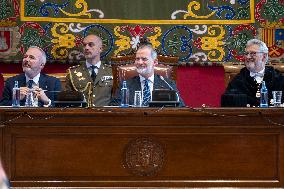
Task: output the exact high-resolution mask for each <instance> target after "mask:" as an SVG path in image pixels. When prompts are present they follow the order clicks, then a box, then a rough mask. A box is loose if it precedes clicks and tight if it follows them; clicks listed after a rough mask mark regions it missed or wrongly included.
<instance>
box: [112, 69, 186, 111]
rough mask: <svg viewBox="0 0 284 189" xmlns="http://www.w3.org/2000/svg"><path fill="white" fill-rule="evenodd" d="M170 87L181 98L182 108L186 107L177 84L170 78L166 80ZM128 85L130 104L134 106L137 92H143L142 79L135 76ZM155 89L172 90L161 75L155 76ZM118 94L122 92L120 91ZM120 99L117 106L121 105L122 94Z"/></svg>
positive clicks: (128, 81)
mask: <svg viewBox="0 0 284 189" xmlns="http://www.w3.org/2000/svg"><path fill="white" fill-rule="evenodd" d="M164 79H165V80H166V81H167V82H168V83H169V85H170V86H171V87H172V88H173V89H174V90H175V91H176V92H177V94H178V96H179V100H180V105H179V106H180V107H181V106H185V105H184V102H183V100H182V98H181V96H180V94H179V91H178V89H177V87H176V84H175V82H174V81H173V80H170V79H168V78H164ZM126 83H127V87H128V89H129V104H130V105H133V101H134V93H135V91H141V83H140V77H139V76H135V77H133V78H131V79H129V80H127V81H126ZM121 88H122V84H121V85H120V89H121ZM155 89H171V88H170V87H169V86H168V85H167V84H166V82H165V81H163V80H162V79H161V78H160V76H159V75H156V74H155V75H154V86H153V90H155ZM118 92H120V90H118ZM116 96H117V97H118V96H119V97H118V98H117V99H116V100H115V101H116V103H117V105H119V103H120V99H121V97H120V94H117V95H116Z"/></svg>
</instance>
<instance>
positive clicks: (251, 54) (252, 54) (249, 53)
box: [244, 52, 264, 56]
mask: <svg viewBox="0 0 284 189" xmlns="http://www.w3.org/2000/svg"><path fill="white" fill-rule="evenodd" d="M257 53H264V52H245V53H244V55H245V56H248V55H250V56H256V54H257Z"/></svg>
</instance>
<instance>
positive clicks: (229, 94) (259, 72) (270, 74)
mask: <svg viewBox="0 0 284 189" xmlns="http://www.w3.org/2000/svg"><path fill="white" fill-rule="evenodd" d="M244 58H245V67H244V68H242V69H241V71H240V73H239V74H237V75H236V76H235V77H234V78H233V80H232V81H231V82H230V83H229V84H228V87H227V89H226V91H225V93H224V94H223V95H222V99H221V100H222V106H246V105H249V106H259V104H260V89H261V83H262V81H265V83H266V87H267V89H268V98H269V99H272V91H282V93H284V77H283V76H282V74H281V72H280V71H278V70H276V69H274V68H273V67H271V66H266V65H265V64H266V63H267V62H268V48H267V46H266V44H265V43H264V42H262V41H260V40H258V39H251V40H249V41H248V42H247V45H246V49H245V53H244ZM283 97H284V96H282V100H283Z"/></svg>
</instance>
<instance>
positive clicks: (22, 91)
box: [20, 87, 30, 100]
mask: <svg viewBox="0 0 284 189" xmlns="http://www.w3.org/2000/svg"><path fill="white" fill-rule="evenodd" d="M29 90H30V89H29V88H28V87H20V100H23V99H24V98H25V97H26V95H27V94H28V91H29Z"/></svg>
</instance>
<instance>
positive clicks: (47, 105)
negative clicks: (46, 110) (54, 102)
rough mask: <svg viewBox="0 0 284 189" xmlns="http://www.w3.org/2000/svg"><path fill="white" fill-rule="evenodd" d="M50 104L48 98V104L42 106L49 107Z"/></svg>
mask: <svg viewBox="0 0 284 189" xmlns="http://www.w3.org/2000/svg"><path fill="white" fill-rule="evenodd" d="M50 105H51V100H50V99H48V104H44V105H43V107H49V106H50Z"/></svg>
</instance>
